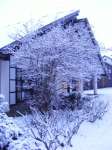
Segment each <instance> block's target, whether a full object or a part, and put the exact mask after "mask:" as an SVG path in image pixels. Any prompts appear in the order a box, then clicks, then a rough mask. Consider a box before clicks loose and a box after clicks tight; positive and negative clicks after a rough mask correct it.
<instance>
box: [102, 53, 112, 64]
mask: <svg viewBox="0 0 112 150" xmlns="http://www.w3.org/2000/svg"><path fill="white" fill-rule="evenodd" d="M101 55H102V58H103V61H104V62H105V63H107V64H109V65H112V50H102V51H101Z"/></svg>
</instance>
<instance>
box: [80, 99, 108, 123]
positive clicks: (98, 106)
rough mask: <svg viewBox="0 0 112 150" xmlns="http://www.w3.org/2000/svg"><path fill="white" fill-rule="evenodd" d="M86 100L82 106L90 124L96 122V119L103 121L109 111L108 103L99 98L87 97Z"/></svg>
mask: <svg viewBox="0 0 112 150" xmlns="http://www.w3.org/2000/svg"><path fill="white" fill-rule="evenodd" d="M86 98H87V101H85V102H83V106H82V109H83V111H84V114H85V119H86V120H88V121H90V122H94V121H96V119H102V117H103V115H104V114H105V112H106V111H107V107H108V103H106V102H104V101H102V100H100V99H99V97H98V96H96V97H91V96H86V97H85V100H86Z"/></svg>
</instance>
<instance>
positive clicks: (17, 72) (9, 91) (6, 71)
mask: <svg viewBox="0 0 112 150" xmlns="http://www.w3.org/2000/svg"><path fill="white" fill-rule="evenodd" d="M78 15H79V11H76V12H74V13H72V14H69V15H67V16H65V17H63V18H60V19H58V20H56V21H54V22H53V23H50V24H48V25H46V26H44V27H42V28H41V29H39V30H38V33H37V35H35V37H36V36H41V35H43V34H46V33H47V32H50V31H51V30H52V29H53V27H55V26H57V25H61V26H62V27H63V28H64V29H65V28H67V27H68V26H69V25H72V26H73V27H74V26H76V28H77V29H76V30H75V31H74V34H77V35H78V38H81V40H85V42H86V44H87V45H89V47H90V46H91V45H92V46H93V47H94V49H96V54H95V61H96V62H97V63H98V66H100V67H101V71H102V74H103V73H104V68H103V65H102V61H101V59H100V52H99V46H98V43H97V41H96V40H95V38H94V35H93V33H92V31H91V27H90V25H89V22H88V20H87V18H83V19H78V18H77V17H78ZM80 33H81V34H80ZM84 34H87V36H86V39H85V38H84V37H83V35H84ZM35 37H34V38H35ZM24 38H25V37H24ZM31 38H32V39H33V37H31ZM21 44H22V40H21V42H20V41H14V42H13V43H11V44H9V45H7V46H5V47H3V48H1V49H0V71H1V74H0V86H1V88H0V92H1V93H2V94H4V96H5V99H6V101H8V103H9V105H13V104H16V103H17V102H19V101H22V100H23V98H24V90H23V80H22V70H21V68H17V67H16V66H14V65H13V51H17V50H18V49H19V48H20V46H21ZM85 53H86V45H85ZM74 65H76V64H74ZM85 69H86V68H85ZM94 81H95V83H97V79H96V78H94ZM75 83H76V84H77V86H75ZM71 84H72V86H71V87H72V88H74V89H75V88H77V87H78V89H83V80H80V81H75V80H73V82H71ZM66 87H67V86H66V85H64V86H63V88H64V89H65V90H66ZM96 88H97V84H95V90H96Z"/></svg>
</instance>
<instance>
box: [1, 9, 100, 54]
mask: <svg viewBox="0 0 112 150" xmlns="http://www.w3.org/2000/svg"><path fill="white" fill-rule="evenodd" d="M78 15H79V11H75V12H73V13H71V14H68V15H66V16H64V17H62V18H60V19H58V20H55V21H54V22H52V23H50V24H48V25H45V26H43V27H42V28H40V29H37V35H40V34H45V33H46V32H48V31H50V30H51V29H52V28H53V27H55V26H57V25H62V26H64V25H67V24H69V23H80V22H84V23H85V24H86V26H87V30H88V33H89V34H90V37H91V40H92V42H93V44H94V45H98V44H97V41H96V40H95V38H94V35H93V32H92V31H91V27H90V25H89V22H88V20H87V18H82V19H77V16H78ZM35 33H36V32H35ZM31 35H33V36H34V35H35V34H32V33H31V34H28V35H26V36H25V37H28V36H31ZM35 36H36V35H35ZM25 37H24V38H25ZM18 45H20V41H14V42H12V43H10V44H8V45H6V46H4V47H2V48H0V52H3V51H4V52H7V51H8V49H10V48H14V47H17V46H18Z"/></svg>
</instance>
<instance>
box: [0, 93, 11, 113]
mask: <svg viewBox="0 0 112 150" xmlns="http://www.w3.org/2000/svg"><path fill="white" fill-rule="evenodd" d="M8 111H9V105H8V102H6V101H5V97H4V96H3V95H2V94H0V113H3V112H8Z"/></svg>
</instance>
